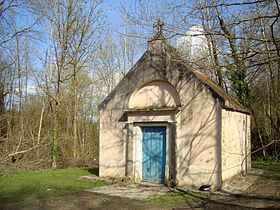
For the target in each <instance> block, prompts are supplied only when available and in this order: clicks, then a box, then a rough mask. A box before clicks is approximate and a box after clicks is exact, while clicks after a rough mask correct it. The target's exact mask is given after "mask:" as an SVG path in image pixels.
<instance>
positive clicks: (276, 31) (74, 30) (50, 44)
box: [0, 0, 280, 173]
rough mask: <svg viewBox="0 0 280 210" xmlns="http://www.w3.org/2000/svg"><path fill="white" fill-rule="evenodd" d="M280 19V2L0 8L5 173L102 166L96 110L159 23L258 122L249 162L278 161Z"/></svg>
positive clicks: (70, 1) (19, 0)
mask: <svg viewBox="0 0 280 210" xmlns="http://www.w3.org/2000/svg"><path fill="white" fill-rule="evenodd" d="M111 2H113V3H111ZM186 2H188V3H186ZM279 16H280V6H279V1H278V0H248V1H245V0H244V1H241V0H233V1H229V0H193V1H183V0H158V1H148V0H131V1H129V0H119V1H102V0H57V1H56V0H44V1H36V0H0V52H1V53H0V173H10V172H14V171H19V170H35V169H45V168H57V167H67V166H87V165H93V164H97V163H98V104H100V103H101V101H102V100H103V99H104V97H105V96H106V95H107V94H108V93H109V92H110V91H111V90H112V89H113V88H114V87H115V85H116V84H117V82H118V81H119V80H120V79H121V78H122V77H123V76H124V75H125V74H126V73H127V71H128V70H129V69H130V68H131V67H132V65H133V64H134V63H135V62H136V61H137V59H138V58H139V56H141V54H142V53H143V52H144V51H145V50H146V43H147V40H148V39H149V38H151V37H152V34H153V24H154V22H155V20H156V19H157V18H161V20H163V21H164V23H165V25H164V28H163V32H164V35H165V37H166V38H167V39H168V41H169V42H170V44H171V45H173V46H176V47H177V49H178V51H181V52H182V54H183V55H184V58H185V60H186V62H188V63H189V65H192V66H193V67H194V68H196V69H199V70H200V71H202V72H203V73H205V74H207V75H208V76H209V77H211V78H212V80H213V81H215V82H216V83H217V84H219V85H221V86H222V87H223V88H224V90H225V91H226V92H228V93H230V94H231V95H233V96H235V97H236V98H237V99H238V100H239V101H240V103H242V104H243V105H244V106H245V107H246V108H248V109H249V110H250V111H251V112H252V153H253V155H254V156H253V157H258V158H263V159H273V160H278V159H279V157H280V143H279V141H280V21H279Z"/></svg>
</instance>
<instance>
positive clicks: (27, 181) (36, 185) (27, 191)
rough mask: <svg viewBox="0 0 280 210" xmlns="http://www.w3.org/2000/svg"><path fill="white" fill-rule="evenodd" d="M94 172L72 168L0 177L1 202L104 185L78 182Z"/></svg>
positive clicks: (54, 194)
mask: <svg viewBox="0 0 280 210" xmlns="http://www.w3.org/2000/svg"><path fill="white" fill-rule="evenodd" d="M92 171H96V170H93V169H81V168H70V169H57V170H49V171H44V172H21V173H17V174H12V175H7V176H0V200H2V199H5V200H19V199H22V198H26V197H34V198H44V197H51V196H56V195H62V194H66V193H71V192H76V191H80V190H83V189H90V188H94V187H98V186H102V185H104V182H102V181H96V182H89V181H84V180H78V178H79V177H80V176H85V175H90V174H91V172H92Z"/></svg>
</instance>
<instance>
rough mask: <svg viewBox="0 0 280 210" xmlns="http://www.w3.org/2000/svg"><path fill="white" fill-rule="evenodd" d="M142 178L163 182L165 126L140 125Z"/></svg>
mask: <svg viewBox="0 0 280 210" xmlns="http://www.w3.org/2000/svg"><path fill="white" fill-rule="evenodd" d="M142 134H143V139H142V179H143V180H144V181H149V182H158V183H164V178H165V163H166V127H142Z"/></svg>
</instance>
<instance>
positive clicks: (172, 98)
mask: <svg viewBox="0 0 280 210" xmlns="http://www.w3.org/2000/svg"><path fill="white" fill-rule="evenodd" d="M179 106H181V102H180V97H179V94H178V92H177V90H176V89H175V88H174V87H173V85H171V84H170V83H169V82H167V81H162V80H153V81H149V82H146V83H144V84H143V85H142V86H141V87H140V88H137V89H136V90H135V91H134V92H133V94H132V95H131V97H130V99H129V105H128V108H129V109H146V108H163V107H179Z"/></svg>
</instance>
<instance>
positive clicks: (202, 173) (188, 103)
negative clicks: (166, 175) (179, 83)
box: [176, 80, 220, 187]
mask: <svg viewBox="0 0 280 210" xmlns="http://www.w3.org/2000/svg"><path fill="white" fill-rule="evenodd" d="M184 86H185V87H184V88H183V90H185V91H181V92H180V97H181V100H182V104H184V106H183V107H182V111H181V112H180V113H178V116H177V139H176V142H177V145H176V148H177V151H176V155H177V163H176V164H177V184H178V185H179V186H184V185H187V186H194V187H199V186H201V185H203V184H211V185H214V186H215V187H219V186H220V174H219V168H220V162H219V151H220V149H219V138H218V135H219V133H218V132H217V128H218V121H217V117H218V112H217V109H218V108H219V103H218V102H217V101H216V100H215V98H214V97H213V95H212V94H211V92H210V91H209V90H208V89H206V88H205V87H201V86H200V85H199V83H196V81H194V80H189V82H187V83H186V84H184Z"/></svg>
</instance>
